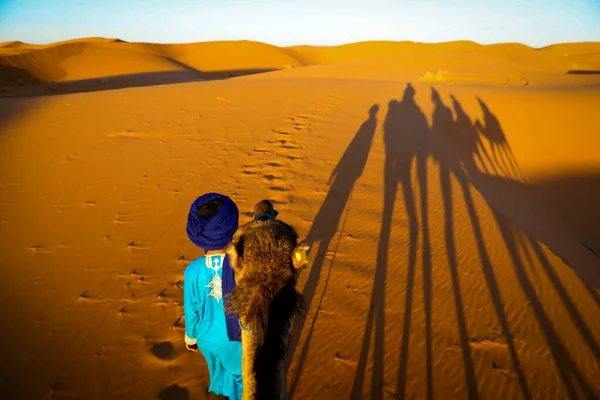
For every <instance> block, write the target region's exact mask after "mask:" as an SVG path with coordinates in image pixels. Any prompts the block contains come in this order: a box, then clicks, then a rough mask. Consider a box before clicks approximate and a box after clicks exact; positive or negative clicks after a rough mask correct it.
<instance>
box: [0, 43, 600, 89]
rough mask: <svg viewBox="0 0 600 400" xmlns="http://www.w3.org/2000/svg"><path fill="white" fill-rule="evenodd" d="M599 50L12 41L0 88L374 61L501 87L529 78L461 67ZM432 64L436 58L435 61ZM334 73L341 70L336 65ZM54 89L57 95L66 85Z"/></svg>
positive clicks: (560, 59) (532, 65) (598, 48)
mask: <svg viewBox="0 0 600 400" xmlns="http://www.w3.org/2000/svg"><path fill="white" fill-rule="evenodd" d="M598 52H600V43H595V42H590V43H568V44H557V45H552V46H547V47H544V48H541V49H534V48H531V47H528V46H525V45H522V44H518V43H508V44H495V45H480V44H477V43H475V42H471V41H457V42H448V43H434V44H428V43H414V42H390V41H378V42H361V43H352V44H346V45H340V46H330V47H312V46H291V47H276V46H272V45H268V44H264V43H259V42H252V41H215V42H201V43H190V44H153V43H129V42H124V41H121V40H119V39H106V38H83V39H76V40H69V41H63V42H57V43H52V44H48V45H33V44H28V43H23V42H18V41H12V42H4V43H0V71H1V72H2V73H1V74H0V85H2V86H4V91H9V89H12V88H13V87H14V86H23V85H35V84H41V83H59V82H60V83H66V82H76V81H83V82H82V86H83V87H85V88H83V87H82V90H84V91H85V90H93V87H90V84H91V82H90V81H94V80H97V79H103V78H104V80H103V81H102V82H101V83H104V84H105V86H106V84H107V83H109V82H110V81H111V79H110V78H111V77H114V78H115V79H116V80H118V81H119V83H120V84H119V85H118V86H119V87H123V86H127V84H128V83H131V85H138V84H140V82H139V81H140V79H141V80H143V84H144V85H145V84H153V83H155V81H156V83H164V82H172V81H176V80H186V81H187V80H211V79H221V78H229V77H234V76H239V75H247V74H252V73H257V72H265V71H274V70H288V69H294V68H299V67H305V66H315V65H321V64H339V63H347V64H348V68H352V63H353V62H354V63H360V62H365V61H367V60H368V61H372V60H374V59H377V60H379V61H380V62H382V63H397V64H399V65H402V66H403V68H414V69H423V68H424V67H425V66H429V67H431V66H432V64H438V65H439V67H440V68H436V69H427V70H426V71H422V72H423V76H422V80H424V81H437V82H439V81H460V82H474V83H477V82H481V81H486V80H490V79H491V80H494V81H496V80H497V81H498V82H497V83H503V82H504V83H510V84H517V85H523V84H526V82H527V81H526V80H525V79H523V78H520V77H517V76H516V75H512V76H510V77H505V76H493V75H494V74H492V73H487V74H486V73H485V71H479V72H478V73H473V72H472V71H462V69H464V68H465V67H466V66H467V65H468V66H471V67H473V66H476V67H477V68H480V69H483V70H485V69H490V68H492V69H498V68H499V67H501V66H503V67H505V69H506V70H511V69H519V68H529V69H532V70H537V69H539V68H540V66H541V67H543V68H544V69H545V70H547V71H549V72H558V73H575V74H577V73H582V74H585V73H587V74H591V73H594V72H595V71H600V64H599V61H598ZM465 58H468V61H466V60H465ZM432 59H435V60H436V61H435V62H433V63H432ZM465 61H466V62H465ZM498 63H500V65H498ZM333 68H334V69H335V70H336V71H337V69H338V66H337V65H336V67H333ZM358 68H360V65H359V66H358ZM444 68H455V69H456V68H458V69H461V71H452V70H450V71H446V70H444ZM367 72H368V71H367ZM373 72H375V71H373ZM307 73H308V74H311V72H307ZM117 77H118V78H117ZM144 77H145V79H143V78H144ZM161 78H162V79H161ZM379 78H386V77H384V76H380V77H379ZM128 81H131V82H128ZM94 83H98V82H94ZM52 87H55V88H58V89H57V90H59V91H60V87H61V86H50V88H52ZM63 87H64V88H66V90H68V91H73V90H76V89H74V88H73V85H65V86H63ZM13 91H14V90H11V92H13ZM35 93H40V91H39V90H38V91H37V92H35Z"/></svg>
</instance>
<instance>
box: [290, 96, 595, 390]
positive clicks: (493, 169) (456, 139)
mask: <svg viewBox="0 0 600 400" xmlns="http://www.w3.org/2000/svg"><path fill="white" fill-rule="evenodd" d="M414 96H415V89H414V88H413V86H412V85H410V84H408V85H407V86H406V88H405V91H404V94H403V97H402V100H401V101H396V100H392V101H390V103H389V106H388V113H387V115H386V119H385V122H384V145H385V166H384V196H383V197H384V198H383V217H382V224H381V231H380V236H379V242H378V252H377V264H376V271H375V278H374V282H373V289H372V296H371V304H370V308H369V311H368V315H367V317H366V324H365V331H364V335H363V341H362V346H361V350H360V354H359V355H358V357H357V367H356V371H355V377H354V381H353V384H352V390H351V398H362V397H363V396H364V395H365V393H364V378H365V374H366V371H367V369H368V370H369V371H371V384H370V396H369V398H372V399H381V398H383V392H384V386H385V383H384V355H385V349H384V343H385V342H386V338H385V326H386V324H385V323H386V319H385V306H386V301H385V286H386V285H385V283H386V276H387V273H388V249H389V248H390V247H391V246H393V245H394V244H393V242H394V241H393V240H392V238H391V226H392V216H393V210H394V205H395V202H396V195H397V192H398V186H399V185H400V186H401V187H402V191H401V193H402V197H403V201H404V208H405V209H406V212H407V215H408V229H409V238H410V240H409V244H408V246H409V248H408V265H406V267H404V266H399V267H400V268H402V269H403V270H404V268H406V276H407V278H406V289H405V292H404V297H405V301H404V315H403V317H402V318H403V321H402V327H403V332H402V337H401V338H400V339H399V340H400V360H399V362H398V375H397V382H396V390H395V397H396V398H398V399H402V398H405V395H408V396H411V394H407V393H406V390H407V387H408V386H407V383H408V382H407V373H408V359H409V353H410V352H411V348H410V346H409V343H410V342H411V341H414V340H416V341H417V342H422V343H424V344H425V358H424V360H422V364H423V365H424V366H425V376H424V377H423V378H424V382H425V397H426V398H427V399H433V398H435V397H436V396H437V395H439V393H438V394H437V395H436V391H435V381H434V376H433V365H435V361H436V358H437V357H438V355H437V354H435V353H434V350H433V338H432V332H433V330H432V314H433V312H434V309H433V307H432V304H433V295H434V293H433V280H434V276H433V273H434V270H433V267H432V258H431V257H432V247H433V244H432V243H431V238H430V229H429V224H430V216H429V214H428V208H429V204H428V196H429V193H428V190H427V188H428V185H431V184H430V183H428V178H431V177H432V176H433V172H434V171H433V170H432V171H428V170H427V166H428V165H431V163H429V164H428V163H427V159H428V158H432V159H433V161H434V162H435V164H436V165H437V166H438V171H437V172H438V173H439V182H440V183H439V184H440V188H439V189H440V190H439V192H440V193H441V196H442V200H443V218H444V243H443V244H444V247H445V250H446V256H447V267H448V269H449V271H448V272H449V276H450V281H451V282H450V283H451V288H452V292H453V302H454V308H455V314H456V321H457V324H458V326H457V328H458V333H459V340H460V342H459V343H458V347H459V348H460V352H461V357H462V364H463V373H464V388H465V389H466V393H467V395H468V398H469V399H478V398H481V394H480V393H479V391H480V390H484V389H482V386H481V383H478V379H477V376H478V373H477V368H476V360H475V359H474V356H473V354H474V353H473V343H474V342H477V341H478V339H477V338H474V337H472V336H471V335H469V332H468V324H467V317H466V315H465V308H466V307H465V304H464V296H463V295H464V289H462V288H461V282H460V281H461V279H462V278H461V272H460V270H459V261H458V252H459V250H458V248H457V247H458V246H457V239H456V238H455V221H454V216H453V209H454V208H455V205H457V204H462V205H464V209H466V211H467V213H466V218H468V226H469V227H470V228H471V230H472V234H473V238H474V241H475V245H476V252H477V254H478V266H477V267H478V269H479V271H480V273H481V275H482V278H483V281H484V282H485V285H486V289H487V292H488V293H489V299H490V301H491V305H492V309H493V310H494V311H495V314H496V318H497V321H498V324H499V327H500V331H501V335H502V336H503V339H502V340H503V341H504V342H505V343H506V346H507V349H508V353H509V355H510V358H511V366H510V367H508V368H510V370H511V374H514V376H515V377H516V380H515V383H516V384H517V385H518V388H519V390H520V392H521V396H522V398H525V399H533V398H538V396H540V395H541V392H540V390H542V389H541V388H540V387H539V386H538V387H536V388H535V389H533V388H532V386H531V384H532V382H531V381H528V379H532V378H531V376H529V377H528V376H527V375H526V373H525V372H524V367H523V366H522V360H521V359H520V358H519V357H520V353H519V348H520V345H518V344H517V341H516V340H515V334H514V332H513V329H514V326H513V327H511V324H510V320H509V315H512V314H514V312H515V309H514V307H515V305H512V308H511V309H510V310H507V307H508V306H507V305H506V299H503V296H502V292H503V291H502V290H501V289H500V284H499V281H498V279H497V276H496V274H497V273H498V271H501V270H502V269H504V268H507V267H508V266H507V265H493V257H492V256H491V255H490V253H489V250H488V249H489V248H490V247H491V246H490V245H488V244H487V243H486V242H485V238H484V233H483V226H484V225H483V224H482V221H481V217H480V215H479V213H478V211H477V208H476V200H475V198H474V195H473V189H475V190H476V191H477V192H479V193H480V195H481V197H482V198H483V200H484V201H485V202H486V203H487V206H488V207H489V209H490V210H491V215H492V216H493V217H492V218H491V219H492V221H491V222H493V223H495V225H496V226H497V228H498V231H499V232H500V235H501V237H502V243H501V245H502V244H503V246H504V249H505V251H506V252H507V254H508V255H509V259H510V260H511V264H512V270H513V271H514V276H515V277H516V280H517V282H518V285H519V287H520V289H521V291H522V293H523V294H524V298H525V299H526V300H527V303H528V304H526V305H523V307H524V308H527V307H529V309H530V310H531V312H532V313H533V315H534V317H535V322H534V323H536V324H537V326H538V328H539V331H540V332H541V334H542V337H543V338H544V339H545V342H546V345H547V350H548V354H549V355H551V358H549V359H548V362H553V364H554V366H555V367H556V369H555V370H556V371H557V374H558V375H557V377H556V378H557V379H560V381H561V382H562V384H563V387H564V390H565V392H566V394H567V395H568V397H569V398H598V396H600V388H599V387H598V385H597V384H596V383H595V382H593V383H592V382H590V381H589V376H590V375H589V374H585V372H588V371H582V370H581V365H580V364H577V363H576V360H574V358H573V355H571V354H570V353H569V350H568V348H567V347H566V346H565V344H564V343H563V342H562V340H561V338H560V335H559V333H558V331H557V328H556V327H555V325H554V324H553V323H552V319H551V317H550V316H549V311H548V310H547V308H546V307H545V305H544V302H543V300H542V298H540V297H539V295H538V292H536V289H535V287H536V285H535V282H534V281H533V280H532V279H535V278H536V276H535V275H533V276H532V275H531V273H530V272H528V271H529V269H531V267H532V266H533V265H539V266H540V269H541V271H543V273H544V275H545V279H544V281H548V282H550V284H551V289H552V290H553V292H554V293H555V295H556V298H558V299H559V300H560V302H561V304H562V306H563V308H564V310H565V311H566V313H567V315H568V316H569V319H570V323H571V324H572V326H573V327H574V329H575V330H576V331H577V332H578V335H580V337H581V338H582V339H583V343H585V345H586V346H587V347H588V349H589V351H590V354H591V355H592V357H593V358H594V359H595V361H596V363H600V345H599V344H598V337H597V336H598V335H597V333H595V332H594V331H593V330H592V329H591V328H590V327H589V326H588V324H587V323H586V321H585V318H584V316H583V314H582V312H581V311H580V309H579V308H578V306H577V304H576V303H575V302H574V301H573V300H572V299H571V297H570V295H569V293H570V290H568V289H567V287H565V285H564V284H563V283H562V282H561V279H560V278H559V275H558V273H557V272H556V271H555V270H554V267H553V266H552V263H551V262H550V260H549V259H548V257H547V256H546V253H545V252H544V250H543V249H542V246H541V245H540V243H543V244H545V245H546V246H547V247H549V248H550V249H551V250H552V251H553V252H555V253H556V254H558V255H559V256H561V257H562V258H563V260H565V261H566V262H567V264H568V265H569V266H570V267H571V268H572V269H573V271H575V272H576V273H577V275H578V276H579V277H580V279H581V280H580V284H581V286H582V287H584V288H585V289H586V290H587V292H588V293H589V295H590V297H591V298H593V299H594V300H595V302H596V304H597V305H598V304H600V302H599V296H598V294H597V292H596V290H595V288H598V287H600V285H598V279H600V270H598V269H597V268H596V269H594V268H593V265H597V264H594V262H597V260H598V258H597V255H595V254H594V253H593V252H592V251H591V250H590V249H589V248H586V247H585V246H584V245H582V244H581V243H577V242H576V241H574V242H573V243H568V244H566V245H565V244H561V243H559V242H558V240H559V239H558V238H559V237H560V236H552V235H548V234H546V233H545V232H544V231H540V230H539V229H544V228H543V227H544V226H548V222H552V221H546V220H544V221H543V223H540V219H543V218H544V214H540V215H539V216H530V215H527V214H528V213H529V214H531V210H532V209H533V208H532V207H530V205H531V204H538V205H539V204H541V202H537V203H536V202H535V201H534V200H532V199H531V196H530V192H532V191H536V190H538V189H537V188H536V187H534V186H533V185H529V184H526V183H523V182H521V181H520V179H521V177H522V173H521V172H520V170H519V168H518V165H517V162H516V159H515V157H514V156H513V154H512V151H511V149H510V146H509V145H508V142H507V140H506V136H505V134H504V132H503V130H502V127H501V125H500V122H499V120H498V119H497V118H496V116H495V115H494V114H493V113H492V111H491V110H490V108H489V107H488V105H487V104H486V103H485V102H484V101H483V100H481V99H478V101H479V106H480V108H481V111H482V115H483V122H480V121H475V123H473V122H472V119H471V117H470V116H469V115H468V114H467V113H466V112H465V110H464V109H463V107H462V105H461V103H460V102H459V101H458V100H457V99H456V98H455V97H454V96H451V100H452V108H450V107H449V106H447V105H445V104H444V102H443V100H442V97H441V96H440V94H439V93H438V92H437V91H436V90H435V89H434V88H432V89H431V100H432V102H433V106H434V111H433V115H432V123H431V126H429V124H428V123H427V119H426V118H425V115H424V113H423V112H422V111H421V110H420V108H419V106H418V105H417V104H416V103H415V101H414ZM373 118H374V117H373V115H372V119H373ZM369 121H371V119H370V120H369ZM369 121H367V123H368V124H369V126H370V127H372V128H369V130H368V131H369V132H370V131H371V129H372V130H374V129H375V126H374V125H375V121H374V120H373V121H371V122H369ZM367 123H365V124H367ZM365 124H363V128H361V130H359V133H358V134H357V135H356V137H355V139H354V140H353V142H352V144H351V145H350V146H349V147H348V149H347V150H346V152H345V153H344V156H343V158H342V160H341V161H340V163H339V164H338V165H337V166H336V169H335V170H334V176H336V179H334V181H333V184H332V186H331V189H330V191H329V193H328V194H327V196H326V199H325V201H324V203H323V205H322V207H321V209H320V210H319V212H318V214H317V217H316V218H315V221H314V223H313V227H312V228H311V231H310V233H309V235H308V238H307V239H310V240H308V241H309V243H310V242H311V241H315V240H317V239H321V241H320V244H319V247H318V251H317V255H316V258H315V264H314V266H313V269H312V270H311V271H310V276H309V277H308V281H307V284H306V286H305V289H304V294H305V295H306V296H307V301H308V305H309V306H310V303H311V301H312V299H313V297H314V294H315V290H316V287H317V285H318V281H319V279H320V275H321V269H322V266H323V262H324V254H325V253H326V252H327V250H328V249H329V246H330V244H331V241H332V239H333V237H334V236H335V234H336V232H337V229H338V225H339V222H340V220H341V218H342V214H343V212H344V210H345V209H346V212H349V204H347V203H349V202H350V198H351V194H352V191H353V190H354V185H355V183H356V180H357V179H358V177H359V176H360V175H361V173H362V171H363V169H364V167H365V163H366V160H367V156H368V151H369V147H370V144H371V140H372V136H373V135H372V133H370V134H369V133H364V132H363V129H364V126H365ZM361 132H363V133H362V134H361ZM361 138H362V139H361ZM358 142H361V143H363V145H362V146H359V145H357V143H358ZM487 149H490V151H489V152H488V150H487ZM351 157H356V159H353V161H349V159H350V158H351ZM492 173H493V175H491V174H492ZM413 176H415V177H416V180H414V179H413ZM342 178H344V179H342ZM414 182H416V185H415V184H414ZM453 182H454V183H453ZM413 186H415V188H413ZM430 187H431V186H430ZM454 188H458V192H457V193H455V192H454ZM416 189H418V190H416ZM498 191H502V192H503V193H502V195H501V194H500V193H499V192H498ZM515 198H516V199H517V200H516V206H515V202H514V201H513V202H512V203H511V201H510V200H511V199H515ZM506 199H509V201H507V200H506ZM527 201H530V202H532V203H531V204H529V203H527ZM523 208H525V210H526V211H522V209H523ZM417 210H418V211H417ZM485 222H486V223H489V222H490V221H485ZM536 226H541V227H542V228H536ZM557 229H558V228H557ZM419 243H420V245H421V247H419ZM494 245H495V247H496V248H497V247H498V246H497V243H496V244H494ZM438 246H439V244H438ZM419 250H420V251H419ZM433 250H435V249H433ZM333 252H334V256H335V250H333ZM419 254H420V255H421V257H420V259H421V267H422V274H421V276H422V285H423V286H422V291H423V308H422V309H423V312H424V331H423V332H424V333H421V330H420V329H411V324H412V320H413V316H412V314H413V309H414V308H415V304H414V299H413V297H414V295H413V294H414V283H415V274H416V269H417V265H418V263H419V260H418V258H419V257H418V255H419ZM333 262H334V260H332V261H331V265H333ZM329 269H330V270H331V266H330V268H329ZM328 278H329V274H327V278H326V283H325V288H324V289H323V293H322V294H321V298H323V296H324V294H325V290H326V289H327V281H328ZM540 279H541V278H540ZM571 292H572V290H571ZM417 308H419V307H417ZM517 311H520V310H517ZM318 313H319V310H317V311H316V314H315V315H314V317H313V319H312V323H311V326H310V328H309V332H308V334H307V336H306V340H305V342H304V343H303V346H302V352H301V354H300V358H299V363H298V369H297V370H296V371H295V374H293V376H292V384H291V388H292V390H291V392H290V393H291V394H292V395H293V394H294V392H295V390H296V387H297V385H298V381H299V376H300V374H301V370H302V368H303V366H304V363H305V362H306V358H307V354H308V346H309V345H310V341H311V339H312V334H313V330H314V327H315V323H316V320H317V318H318ZM303 325H304V324H303V321H302V323H299V324H296V326H295V327H294V329H295V332H293V338H294V339H293V340H294V343H293V346H292V347H291V348H290V352H291V355H293V353H294V351H295V349H296V346H297V344H298V340H299V336H300V333H301V331H302V328H303ZM411 334H412V335H413V338H412V339H411ZM422 334H424V337H416V338H415V335H417V336H418V335H422ZM388 342H389V341H388ZM371 343H373V345H372V346H373V349H371ZM338 345H339V346H343V344H341V343H340V344H338ZM369 354H372V361H371V363H368V360H367V359H368V355H369ZM521 357H522V355H521ZM290 358H291V357H290ZM479 364H480V363H479ZM369 366H370V368H368V367H369ZM557 384H558V381H557ZM515 389H516V388H515ZM385 390H386V391H388V392H389V389H385ZM413 394H414V393H413Z"/></svg>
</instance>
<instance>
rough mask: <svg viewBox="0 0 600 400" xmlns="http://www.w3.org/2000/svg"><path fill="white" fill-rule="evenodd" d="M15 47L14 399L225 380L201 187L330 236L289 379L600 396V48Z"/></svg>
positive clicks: (7, 195) (2, 186) (323, 384)
mask: <svg viewBox="0 0 600 400" xmlns="http://www.w3.org/2000/svg"><path fill="white" fill-rule="evenodd" d="M0 49H1V52H0V68H2V73H1V74H0V76H1V77H2V79H3V80H4V81H3V82H2V85H4V87H5V88H6V91H5V93H4V95H5V96H7V97H8V98H4V99H0V143H1V145H0V152H1V153H0V193H1V195H0V238H1V243H2V249H1V251H0V265H1V266H2V276H1V278H0V313H1V314H0V315H1V316H2V326H3V329H2V338H1V340H0V354H1V355H2V360H3V362H2V367H1V369H0V398H2V399H38V398H39V399H43V398H54V399H76V398H81V399H107V398H111V399H132V398H135V399H137V398H139V399H153V398H159V399H188V398H189V399H203V398H214V396H213V395H210V396H209V395H208V394H207V393H206V390H207V387H208V384H209V380H208V373H207V368H206V364H205V362H204V360H203V358H202V356H201V355H198V354H191V353H188V352H186V351H185V347H184V343H183V333H184V322H185V321H184V320H183V318H182V313H183V308H182V304H181V302H182V279H183V269H184V268H185V266H186V265H187V263H189V262H190V261H191V260H193V259H194V258H196V257H198V256H200V255H201V251H200V250H199V249H197V248H195V247H194V246H193V245H192V244H191V243H190V242H189V241H188V239H187V237H186V234H185V221H186V216H187V212H188V209H189V205H190V204H191V202H192V201H193V200H194V199H195V198H196V196H198V195H199V194H201V193H203V192H207V191H221V192H224V193H227V194H229V195H231V196H232V197H233V198H234V199H235V201H236V202H237V203H238V205H239V207H240V210H241V211H242V212H243V213H244V215H243V217H242V219H241V222H242V223H243V222H245V221H247V220H248V218H249V214H248V212H249V211H251V209H252V206H253V205H254V203H255V202H256V201H258V200H260V199H262V198H269V199H272V200H273V201H274V203H275V204H276V205H277V207H278V209H279V211H280V215H281V216H282V218H284V219H285V220H286V221H287V222H289V223H291V224H293V225H294V226H296V227H297V229H298V231H299V233H300V235H301V236H302V237H307V238H308V240H309V241H311V242H313V243H314V244H313V250H312V252H311V259H312V261H313V267H312V269H311V270H305V271H303V272H302V274H301V279H300V283H299V285H300V288H301V289H302V290H303V292H304V294H305V295H306V296H307V300H308V303H309V305H310V308H309V311H308V314H307V317H306V319H304V320H301V321H298V323H297V324H296V325H295V327H294V330H293V333H294V335H295V336H294V340H293V341H292V352H293V357H292V360H291V364H290V369H289V388H290V391H291V393H292V397H293V398H294V399H326V398H334V399H337V398H340V399H347V398H373V399H391V398H411V399H433V398H439V399H475V398H481V399H565V398H598V397H600V383H599V382H598V379H597V377H598V376H600V292H599V288H600V257H599V254H600V237H598V234H597V232H598V231H599V230H598V229H596V227H597V226H598V224H599V223H600V220H599V215H600V213H599V212H598V202H599V201H600V198H599V196H598V195H599V193H598V185H599V182H600V178H599V177H600V155H599V153H598V149H600V135H599V133H600V132H599V131H598V126H600V123H599V121H598V111H597V110H599V109H600V75H598V74H594V73H585V74H573V73H570V74H569V73H568V72H569V71H571V70H574V69H578V70H586V71H594V70H599V69H600V44H594V43H591V44H590V43H583V44H567V45H557V46H551V47H548V48H544V49H531V48H528V47H526V46H522V45H518V44H504V45H495V46H479V45H477V44H474V43H471V42H456V43H445V44H436V45H424V44H414V43H391V42H377V43H358V44H352V45H347V46H340V47H330V48H311V47H292V48H282V49H279V48H276V47H273V46H268V45H263V44H257V43H253V42H226V43H199V44H189V45H153V44H140V43H123V42H117V41H112V40H108V39H101V38H99V39H82V40H75V41H69V42H63V43H61V44H55V45H48V46H32V45H27V44H23V43H14V42H13V43H4V44H2V45H1V46H0ZM574 64H577V67H576V68H575V67H574ZM265 70H278V71H275V72H269V73H263V74H253V75H252V76H242V77H236V78H234V79H226V80H214V79H220V78H228V77H231V75H234V76H235V74H231V75H230V74H229V72H230V71H246V72H248V71H250V72H257V71H265ZM7 71H10V72H11V74H12V75H11V74H8V73H6V72H7ZM205 74H209V75H205ZM210 74H212V75H210ZM215 74H216V75H215ZM107 76H108V77H109V78H108V79H107V80H104V81H102V78H105V77H107ZM19 79H21V85H19ZM111 79H112V80H113V82H114V81H115V80H116V82H117V84H115V86H113V87H111V86H110V85H111ZM176 82H180V83H179V84H170V85H164V84H167V83H176ZM182 82H185V83H182ZM157 85H160V86H157ZM116 88H120V89H116ZM65 92H73V93H68V94H65ZM48 94H60V95H54V96H46V95H48ZM374 106H376V107H374ZM369 110H371V112H372V116H369ZM330 178H332V179H330Z"/></svg>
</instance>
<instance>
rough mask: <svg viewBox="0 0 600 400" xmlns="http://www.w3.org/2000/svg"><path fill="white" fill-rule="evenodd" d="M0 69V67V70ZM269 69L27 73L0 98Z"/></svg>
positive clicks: (229, 75)
mask: <svg viewBox="0 0 600 400" xmlns="http://www.w3.org/2000/svg"><path fill="white" fill-rule="evenodd" d="M2 68H7V67H2ZM13 69H14V68H13ZM1 71H2V70H0V72H1ZM19 71H22V70H19ZM271 71H273V69H244V70H227V71H214V72H201V71H196V70H192V69H188V70H185V71H165V72H146V73H138V74H127V75H118V76H109V77H102V78H93V79H82V80H77V81H68V82H55V83H44V82H40V81H38V80H37V79H35V78H33V77H31V75H27V76H28V77H27V79H24V78H19V79H23V80H22V81H21V82H23V83H29V84H25V85H24V86H18V87H16V88H15V89H14V90H13V89H10V88H9V90H8V91H7V92H5V93H2V92H0V98H2V97H5V98H6V97H40V96H56V95H63V94H72V93H82V92H97V91H104V90H115V89H125V88H133V87H145V86H159V85H171V84H176V83H187V82H203V81H212V80H219V79H229V78H235V77H240V76H245V75H252V74H260V73H265V72H271ZM13 74H16V75H15V76H21V75H23V74H26V72H25V71H23V74H19V73H18V71H17V72H14V71H13ZM14 82H15V83H16V82H17V80H15V81H14Z"/></svg>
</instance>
